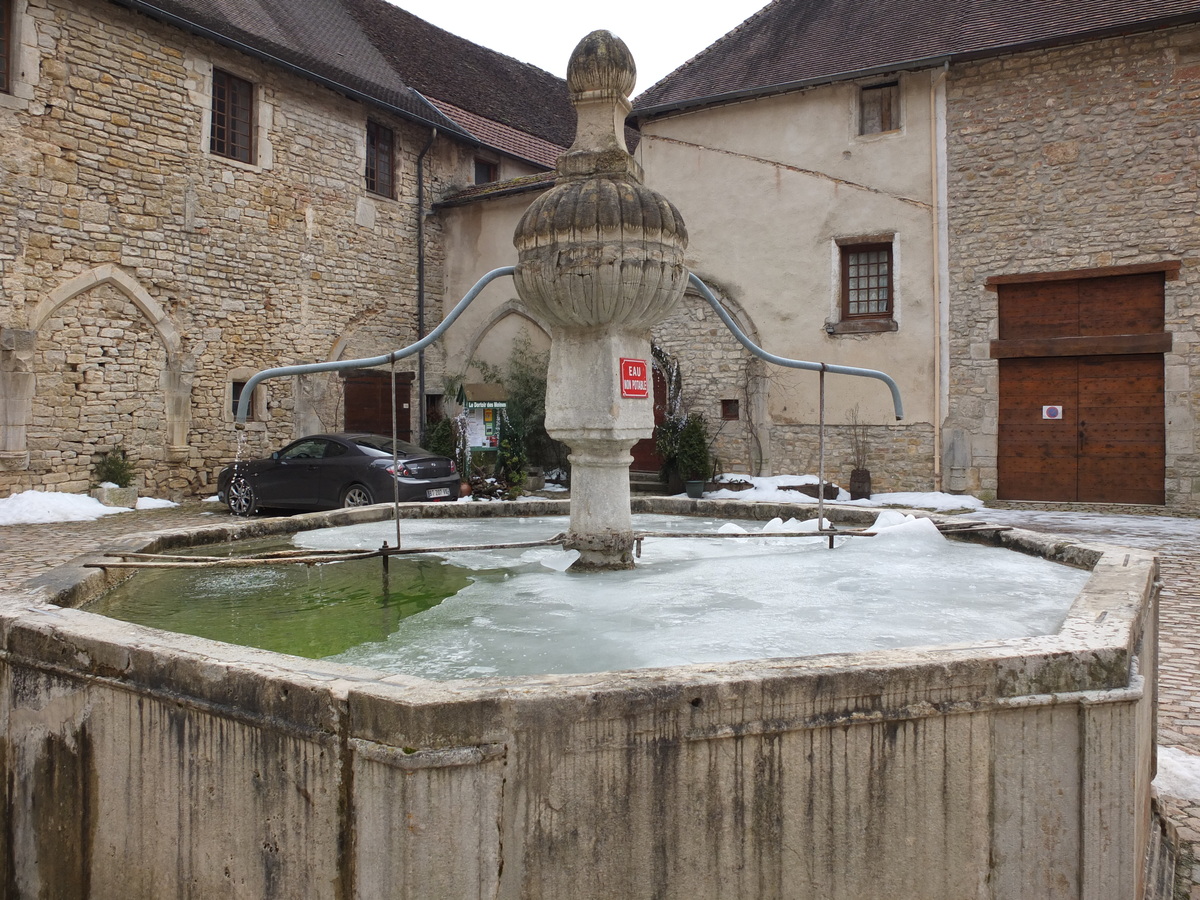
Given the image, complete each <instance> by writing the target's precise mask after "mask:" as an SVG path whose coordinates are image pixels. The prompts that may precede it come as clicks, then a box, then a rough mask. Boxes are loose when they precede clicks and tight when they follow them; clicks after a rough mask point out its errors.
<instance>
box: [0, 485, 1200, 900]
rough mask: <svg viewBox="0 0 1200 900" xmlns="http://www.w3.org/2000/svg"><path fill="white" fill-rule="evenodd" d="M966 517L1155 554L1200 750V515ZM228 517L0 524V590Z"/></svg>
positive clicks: (208, 509) (1192, 814) (1167, 625)
mask: <svg viewBox="0 0 1200 900" xmlns="http://www.w3.org/2000/svg"><path fill="white" fill-rule="evenodd" d="M970 517H971V518H984V519H987V520H989V521H993V522H998V523H1002V524H1009V525H1014V526H1017V527H1020V528H1028V529H1030V530H1033V531H1044V532H1051V533H1057V534H1065V535H1072V536H1077V537H1080V538H1083V539H1086V540H1094V541H1100V542H1105V543H1114V544H1124V545H1127V546H1131V547H1141V548H1145V549H1150V550H1155V551H1157V552H1159V553H1160V554H1161V572H1162V582H1163V587H1162V596H1161V601H1160V624H1159V688H1158V690H1159V709H1158V735H1159V743H1160V745H1165V746H1171V747H1178V748H1181V749H1183V750H1186V751H1188V752H1190V753H1195V754H1197V755H1200V689H1198V688H1200V632H1198V630H1197V628H1196V623H1197V622H1200V519H1194V518H1179V517H1172V516H1143V515H1119V514H1117V515H1114V514H1103V513H1088V512H1070V511H1048V510H1044V509H987V510H982V511H980V512H978V513H973V514H972V515H971V516H970ZM228 518H229V513H228V512H227V511H226V510H225V508H224V507H223V506H220V505H219V504H216V503H213V502H200V501H190V502H187V503H184V504H181V505H180V506H178V507H173V508H170V509H158V510H137V511H131V512H128V513H121V514H118V515H113V516H105V517H104V518H102V519H99V520H96V521H93V522H59V523H54V524H48V525H10V526H0V560H2V562H0V590H3V589H5V588H15V587H18V586H19V585H20V584H21V582H23V581H25V580H26V579H27V578H30V577H32V576H34V575H37V574H38V573H40V572H44V571H45V570H46V569H49V568H52V567H54V566H58V565H61V564H63V563H65V562H68V561H69V560H71V559H74V558H75V557H76V556H79V555H81V554H84V553H90V552H92V551H94V550H96V549H98V548H101V547H104V546H107V545H108V544H109V543H110V542H112V541H113V540H114V539H116V538H118V537H120V536H123V535H127V534H134V533H142V532H149V531H160V530H164V529H173V528H182V527H187V526H189V525H212V524H215V523H217V522H221V521H224V520H227V519H228ZM1160 799H1161V805H1162V808H1163V810H1164V812H1165V814H1166V816H1167V817H1168V822H1169V824H1170V825H1171V826H1173V827H1174V828H1175V830H1176V834H1177V835H1178V837H1179V839H1180V840H1181V842H1182V844H1183V846H1184V849H1185V852H1186V851H1187V850H1188V849H1189V848H1190V850H1191V853H1192V857H1191V858H1192V859H1197V858H1200V801H1198V800H1197V799H1195V798H1193V799H1192V800H1190V801H1182V800H1177V799H1175V798H1160ZM1183 880H1184V881H1186V882H1187V883H1186V884H1184V885H1182V886H1181V890H1182V893H1181V894H1179V896H1182V897H1185V898H1188V900H1200V866H1196V867H1195V868H1194V869H1191V870H1190V871H1188V872H1185V873H1184V879H1183Z"/></svg>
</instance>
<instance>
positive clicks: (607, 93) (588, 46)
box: [558, 30, 642, 181]
mask: <svg viewBox="0 0 1200 900" xmlns="http://www.w3.org/2000/svg"><path fill="white" fill-rule="evenodd" d="M636 79H637V67H636V66H635V65H634V64H633V56H632V54H630V52H629V48H628V47H626V46H625V42H624V41H622V40H621V39H620V38H619V37H617V36H616V35H615V34H613V33H612V32H611V31H602V30H601V31H593V32H592V33H591V34H589V35H588V36H587V37H585V38H584V39H583V40H582V41H580V42H579V45H578V46H577V47H576V48H575V51H574V52H573V53H572V54H571V61H570V62H569V63H567V87H568V88H569V89H570V91H571V102H572V103H573V104H575V114H576V117H577V121H576V126H575V143H574V144H572V145H571V148H570V149H569V150H568V151H567V152H566V153H565V154H564V155H563V156H562V157H560V158H559V160H558V174H559V177H560V179H563V178H567V179H569V178H586V177H589V176H593V175H598V174H605V175H631V176H633V177H634V178H636V179H638V180H639V181H640V180H641V178H642V169H641V166H639V165H638V163H637V161H636V160H634V158H633V157H632V156H630V155H629V149H628V147H627V146H626V144H625V118H626V116H628V115H629V112H630V109H631V108H632V107H631V106H630V105H629V93H630V91H632V90H633V85H634V83H635V81H636Z"/></svg>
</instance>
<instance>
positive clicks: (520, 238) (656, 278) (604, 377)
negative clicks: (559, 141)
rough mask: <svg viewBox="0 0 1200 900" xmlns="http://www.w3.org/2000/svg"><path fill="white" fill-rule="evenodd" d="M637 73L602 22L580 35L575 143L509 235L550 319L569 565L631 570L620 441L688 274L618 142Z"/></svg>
mask: <svg viewBox="0 0 1200 900" xmlns="http://www.w3.org/2000/svg"><path fill="white" fill-rule="evenodd" d="M635 74H636V70H635V68H634V64H633V57H632V56H631V55H630V53H629V48H628V47H626V46H625V44H624V42H622V41H621V40H620V39H619V38H617V37H615V36H614V35H612V34H611V33H609V32H607V31H594V32H592V33H591V34H589V35H588V36H587V37H585V38H584V39H583V40H582V41H580V43H579V46H577V47H576V48H575V51H574V53H572V54H571V60H570V63H569V65H568V68H567V86H568V88H569V89H570V91H571V97H572V102H573V103H574V104H575V109H576V113H577V115H578V124H577V128H576V134H575V143H574V144H572V146H571V148H570V149H569V150H568V151H567V152H566V153H565V154H563V156H561V157H560V158H559V160H558V166H557V176H558V177H557V180H556V183H555V186H554V187H553V188H552V189H551V190H549V191H548V192H546V193H545V194H543V195H542V196H541V197H539V198H538V199H537V200H536V201H534V203H533V204H532V205H530V207H529V209H528V210H526V212H525V215H524V216H523V217H522V218H521V221H520V223H519V224H518V225H517V230H516V233H515V234H514V236H513V243H514V244H515V245H516V247H517V251H518V262H517V267H516V273H515V275H514V278H515V281H516V286H517V293H518V294H519V295H520V297H521V300H522V301H523V302H524V303H525V305H526V307H527V308H528V309H529V311H530V312H531V313H533V314H534V315H536V316H537V317H539V318H540V319H541V320H542V321H544V322H547V323H548V324H549V326H550V339H551V344H550V368H549V372H548V375H547V396H546V431H547V432H549V434H550V435H551V436H552V437H554V438H556V439H558V440H560V441H562V442H563V443H565V444H566V445H567V446H568V447H570V448H571V455H570V460H571V525H570V530H569V532H568V535H567V547H568V548H569V549H576V550H578V551H579V552H580V560H579V562H578V563H576V567H577V568H580V567H581V568H591V569H627V568H632V567H633V523H632V518H631V516H630V511H629V464H630V463H631V462H632V457H631V456H630V453H629V451H630V449H631V448H632V447H633V445H634V443H635V442H636V441H638V440H639V439H641V438H647V437H650V436H651V435H652V434H653V431H654V396H653V389H652V385H653V379H652V378H651V372H650V366H651V357H650V329H651V328H652V327H653V326H654V325H655V324H657V323H658V322H660V321H662V320H663V319H664V318H665V317H666V316H667V315H668V314H669V313H670V312H671V310H672V309H673V308H674V306H675V304H676V303H678V302H679V298H680V297H682V296H683V292H684V288H685V287H686V286H687V278H688V272H687V269H686V268H684V265H683V252H684V250H685V249H686V247H687V229H686V228H685V227H684V224H683V219H682V217H681V216H680V215H679V211H678V210H677V209H676V208H675V207H674V206H673V205H672V204H671V202H670V201H668V200H667V199H666V198H664V197H662V196H660V195H659V194H657V193H656V192H654V191H652V190H650V189H649V188H648V187H646V186H645V185H644V184H642V169H641V166H640V165H639V164H638V163H637V161H636V160H634V158H633V157H632V156H630V155H629V150H628V148H627V147H626V144H625V117H626V116H627V115H628V114H629V111H630V105H629V93H630V91H632V90H633V85H634V81H635ZM639 362H640V363H641V364H642V365H643V366H644V378H645V384H644V387H645V388H646V390H644V391H641V390H639V389H638V388H639V387H642V385H631V384H626V385H624V389H623V384H622V373H623V372H624V373H626V375H628V373H629V372H630V371H634V372H636V370H637V369H638V363H639ZM639 394H642V396H639Z"/></svg>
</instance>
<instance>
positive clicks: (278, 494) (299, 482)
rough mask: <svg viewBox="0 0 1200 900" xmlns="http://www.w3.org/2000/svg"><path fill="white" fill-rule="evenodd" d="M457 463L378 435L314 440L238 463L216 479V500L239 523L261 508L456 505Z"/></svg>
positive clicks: (316, 436) (318, 436) (310, 437)
mask: <svg viewBox="0 0 1200 900" xmlns="http://www.w3.org/2000/svg"><path fill="white" fill-rule="evenodd" d="M458 486H459V477H458V470H457V467H456V466H455V464H454V460H452V459H448V458H446V457H444V456H436V455H434V454H432V453H430V452H429V451H428V450H422V449H421V448H420V447H418V446H417V445H416V444H410V443H408V442H407V441H394V442H393V440H392V439H391V438H390V437H384V436H382V435H378V434H311V435H308V436H307V437H302V438H300V439H299V440H295V441H292V442H291V443H290V444H288V445H287V446H286V447H284V448H283V449H282V450H276V451H275V452H274V453H272V454H271V455H270V457H268V458H267V459H255V460H248V461H245V462H235V463H234V464H233V465H231V466H229V467H227V468H226V469H224V470H222V472H221V474H220V475H219V476H218V478H217V496H218V498H220V500H221V502H222V503H224V504H225V505H226V506H228V507H229V511H230V512H232V513H233V514H234V515H235V516H250V515H253V514H254V513H255V512H257V511H258V510H260V509H297V510H317V509H338V508H340V507H351V506H367V505H369V504H371V503H391V502H392V501H393V499H394V498H395V496H396V493H397V489H398V493H399V499H400V500H402V501H404V502H413V501H430V500H457V499H458Z"/></svg>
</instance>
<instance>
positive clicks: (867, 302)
mask: <svg viewBox="0 0 1200 900" xmlns="http://www.w3.org/2000/svg"><path fill="white" fill-rule="evenodd" d="M841 250H842V317H843V318H845V319H854V318H890V317H891V315H892V245H891V244H855V245H852V246H844V247H842V248H841Z"/></svg>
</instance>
